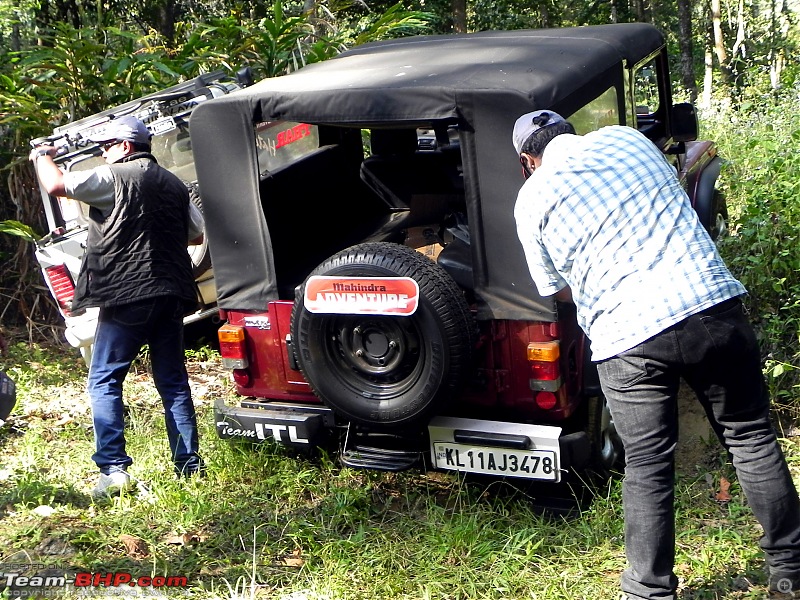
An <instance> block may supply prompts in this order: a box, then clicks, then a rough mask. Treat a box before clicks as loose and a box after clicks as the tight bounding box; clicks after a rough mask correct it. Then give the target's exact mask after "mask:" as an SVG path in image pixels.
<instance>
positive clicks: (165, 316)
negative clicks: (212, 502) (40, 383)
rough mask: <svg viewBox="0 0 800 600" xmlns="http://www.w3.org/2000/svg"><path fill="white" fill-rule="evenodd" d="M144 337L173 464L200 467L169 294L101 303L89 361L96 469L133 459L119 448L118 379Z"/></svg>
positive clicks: (177, 308) (179, 315) (178, 315)
mask: <svg viewBox="0 0 800 600" xmlns="http://www.w3.org/2000/svg"><path fill="white" fill-rule="evenodd" d="M145 343H147V344H149V345H150V359H151V363H152V369H153V380H154V381H155V384H156V389H157V390H158V393H159V395H160V396H161V402H162V403H163V405H164V416H165V420H166V426H167V438H168V439H169V448H170V452H171V455H172V460H173V462H174V463H175V470H176V472H177V473H178V474H181V475H188V474H191V473H194V472H196V471H198V470H200V469H201V468H202V466H203V462H202V460H201V459H200V456H199V454H198V435H197V417H196V415H195V410H194V404H193V403H192V394H191V390H190V388H189V378H188V375H187V373H186V365H185V363H184V348H183V302H182V301H181V300H180V299H179V298H176V297H173V296H162V297H157V298H149V299H146V300H141V301H137V302H133V303H130V304H124V305H121V306H114V307H109V308H101V309H100V316H99V318H98V321H97V332H96V333H95V338H94V350H93V353H92V364H91V366H90V367H89V396H90V398H91V401H92V419H93V421H94V435H95V446H96V451H95V453H94V455H93V456H92V460H94V462H95V463H96V464H97V466H98V467H99V468H100V472H101V473H105V474H108V473H110V472H112V471H119V470H124V469H126V468H127V467H128V466H130V465H131V463H132V462H133V460H132V459H131V458H130V456H128V454H127V453H126V452H125V432H124V415H123V413H124V406H123V403H122V382H123V381H124V380H125V376H126V375H127V374H128V370H129V369H130V366H131V362H133V359H134V358H136V355H137V354H138V353H139V350H141V348H142V346H143V345H144V344H145Z"/></svg>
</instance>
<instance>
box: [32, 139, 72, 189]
mask: <svg viewBox="0 0 800 600" xmlns="http://www.w3.org/2000/svg"><path fill="white" fill-rule="evenodd" d="M55 154H56V149H55V148H54V147H53V146H39V147H38V148H34V149H33V150H31V154H30V157H29V158H30V159H31V161H32V162H33V166H34V168H35V169H36V174H37V176H38V177H39V181H40V182H41V184H42V187H43V188H44V189H45V191H46V192H47V193H48V194H50V195H51V196H64V195H65V194H66V190H65V189H64V173H63V171H62V170H61V169H59V168H58V165H56V163H55V162H54V161H53V156H55Z"/></svg>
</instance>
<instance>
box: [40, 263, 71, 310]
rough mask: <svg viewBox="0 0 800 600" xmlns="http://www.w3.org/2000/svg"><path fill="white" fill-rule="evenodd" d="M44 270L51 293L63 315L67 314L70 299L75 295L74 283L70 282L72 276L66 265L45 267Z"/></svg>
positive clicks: (69, 308)
mask: <svg viewBox="0 0 800 600" xmlns="http://www.w3.org/2000/svg"><path fill="white" fill-rule="evenodd" d="M44 272H45V274H46V275H47V279H48V280H49V281H50V285H51V287H52V288H53V294H54V295H55V297H56V302H58V306H59V307H61V310H62V311H63V313H64V314H65V315H67V316H69V314H70V311H71V310H72V299H73V298H74V297H75V284H74V283H73V282H72V276H71V275H70V274H69V271H68V270H67V265H53V266H52V267H46V268H45V270H44Z"/></svg>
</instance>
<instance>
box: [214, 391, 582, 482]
mask: <svg viewBox="0 0 800 600" xmlns="http://www.w3.org/2000/svg"><path fill="white" fill-rule="evenodd" d="M214 417H215V422H216V428H217V434H218V435H219V437H221V438H224V439H225V438H241V439H248V440H251V441H254V442H260V441H264V440H273V441H275V442H278V443H280V444H285V445H287V446H291V447H294V448H298V449H311V448H314V447H316V446H320V445H323V444H324V443H325V442H326V441H327V440H328V439H329V436H330V433H331V432H332V431H333V430H334V428H335V427H336V422H335V418H334V414H333V412H332V411H331V410H330V409H329V408H327V407H325V406H323V405H309V404H288V403H285V402H270V401H268V400H255V399H248V400H245V401H244V402H242V404H241V406H227V405H226V404H224V402H223V401H222V400H217V401H216V402H215V405H214ZM360 433H361V435H362V437H364V440H366V441H365V442H363V443H364V444H366V446H364V447H360V446H358V447H356V448H354V449H352V448H351V449H347V448H346V449H345V451H346V452H345V454H346V456H344V457H343V458H344V459H345V460H344V462H345V464H348V465H350V466H353V467H361V468H370V469H376V468H377V469H385V470H401V469H404V468H408V467H410V466H413V465H414V464H418V462H419V461H418V460H417V459H419V458H422V455H423V454H426V453H427V451H426V450H425V449H424V447H422V448H420V447H418V444H419V442H420V441H422V440H423V439H425V438H420V437H419V436H415V437H412V438H409V439H408V440H406V441H408V444H405V443H404V442H403V441H402V440H403V439H404V438H402V437H398V436H391V435H388V434H386V433H384V434H378V433H374V434H370V432H368V431H363V430H362V431H361V432H360ZM427 434H428V440H429V441H428V442H427V443H428V444H429V445H430V446H429V451H430V457H431V459H432V461H433V467H434V468H436V469H444V470H448V469H449V470H458V471H462V470H463V471H466V472H474V473H480V472H483V473H489V474H495V475H500V476H509V477H514V476H516V477H523V478H527V479H543V480H548V481H553V482H558V481H560V480H561V475H562V474H563V473H565V472H566V471H568V470H572V469H581V468H583V467H585V466H586V465H587V464H588V463H589V461H590V458H591V454H590V445H589V439H588V437H587V435H586V433H584V432H576V433H570V434H564V435H562V430H561V428H560V427H553V426H544V425H526V424H520V423H503V422H498V421H487V420H482V419H462V418H457V417H436V418H434V419H433V420H432V421H431V423H430V424H429V426H428V428H427ZM387 438H391V441H392V442H393V443H392V444H391V447H390V446H387V445H386V444H387V443H388V442H386V439H387ZM359 439H361V438H359ZM412 440H416V442H415V443H413V444H412ZM362 441H363V440H362ZM354 443H355V442H354ZM398 443H399V446H398ZM362 445H363V444H362ZM412 445H413V446H414V447H411V446H412ZM406 446H408V447H406ZM448 448H450V449H451V450H448ZM521 449H522V450H533V451H534V452H538V453H540V454H541V455H542V456H549V457H552V459H553V461H554V462H553V466H554V468H555V471H554V470H549V471H548V472H547V473H544V474H538V473H534V472H532V471H531V470H520V471H518V472H516V474H515V473H513V472H512V470H511V469H509V470H506V469H505V468H504V467H503V466H501V464H500V463H499V462H498V468H497V470H496V471H491V470H480V469H476V468H468V467H467V465H466V464H464V463H463V462H462V461H460V460H458V459H457V458H456V460H455V461H451V460H450V459H451V458H453V456H455V457H458V456H459V454H458V450H460V451H461V452H462V455H464V454H463V453H466V454H470V453H474V454H475V455H476V456H479V455H480V454H481V452H487V453H494V452H495V451H496V453H497V456H502V455H504V454H509V456H510V455H511V454H514V451H515V450H521ZM506 451H510V453H509V452H506ZM453 453H455V454H453ZM412 454H413V455H414V459H413V460H411V459H409V460H406V458H408V457H407V456H406V455H408V456H411V455H412ZM373 455H374V456H373ZM399 455H402V458H403V460H402V461H401V463H402V465H401V466H398V465H396V464H395V462H396V461H395V460H392V461H389V460H387V457H389V458H392V459H396V458H397V456H399ZM517 456H518V457H519V456H522V455H517ZM370 457H373V458H372V459H370ZM375 457H377V458H375ZM443 457H446V458H443ZM367 459H369V460H367ZM511 460H513V459H511ZM532 460H536V459H535V458H534V459H532ZM390 463H391V464H390ZM398 464H399V463H398Z"/></svg>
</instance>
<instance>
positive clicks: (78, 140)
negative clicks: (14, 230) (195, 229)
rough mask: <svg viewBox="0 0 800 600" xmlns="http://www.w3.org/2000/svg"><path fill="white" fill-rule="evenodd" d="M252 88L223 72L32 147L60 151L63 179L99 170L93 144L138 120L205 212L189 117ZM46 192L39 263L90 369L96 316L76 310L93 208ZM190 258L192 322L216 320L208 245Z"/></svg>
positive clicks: (162, 161)
mask: <svg viewBox="0 0 800 600" xmlns="http://www.w3.org/2000/svg"><path fill="white" fill-rule="evenodd" d="M246 84H247V74H246V73H245V72H243V73H241V75H240V81H233V80H232V79H230V78H229V77H227V76H226V75H225V74H224V72H222V71H218V72H214V73H208V74H205V75H202V76H200V77H197V78H195V79H192V80H190V81H186V82H184V83H180V84H178V85H175V86H172V87H170V88H168V89H166V90H164V91H162V92H159V93H157V94H152V95H149V96H145V97H143V98H140V99H138V100H134V101H131V102H127V103H125V104H122V105H120V106H117V107H114V108H111V109H108V110H105V111H103V112H101V113H99V114H96V115H92V116H90V117H86V118H84V119H81V120H79V121H75V122H74V123H70V124H68V125H65V126H62V127H57V128H56V129H55V130H54V131H53V133H52V135H50V136H48V137H45V138H38V139H36V140H32V141H31V145H32V146H36V145H40V144H45V143H46V144H49V145H53V146H56V147H57V148H58V149H59V151H58V155H57V156H56V158H55V161H56V164H58V165H59V167H61V168H62V169H64V170H65V171H73V170H74V171H83V170H87V169H93V168H94V167H97V166H99V165H101V164H104V163H105V161H104V159H103V158H102V156H101V155H102V148H101V146H100V145H99V144H97V143H95V142H91V141H90V140H89V138H90V137H92V135H93V134H94V132H95V131H97V129H98V128H100V127H102V126H103V125H104V124H105V123H106V122H108V120H109V119H113V118H114V117H120V116H123V115H134V116H136V117H138V118H139V119H141V120H142V121H143V122H144V123H145V124H146V125H147V127H148V129H149V130H150V131H151V132H152V134H153V139H152V153H153V155H154V156H155V157H156V160H158V163H159V164H160V165H161V166H163V167H165V168H167V169H169V170H170V171H172V172H173V173H175V174H176V175H177V176H178V177H180V178H181V179H182V180H183V181H184V182H186V184H187V186H188V188H189V195H190V197H191V199H192V201H193V202H194V203H195V204H197V205H198V206H200V195H199V194H198V191H197V183H196V181H197V175H196V172H195V166H194V159H193V156H192V146H191V140H190V139H189V116H190V115H191V113H192V111H194V109H195V108H196V107H197V106H199V105H200V103H201V102H205V101H207V100H209V99H210V98H215V97H217V96H224V95H225V94H228V93H230V92H232V91H234V90H237V89H240V88H241V87H243V86H244V85H246ZM40 191H41V194H42V203H43V206H44V212H45V217H46V219H47V225H48V228H49V233H48V234H47V235H46V236H45V237H44V238H42V239H41V240H39V241H38V242H37V244H36V258H37V260H38V261H39V265H40V267H41V269H42V273H43V274H44V279H45V282H46V283H47V286H48V288H49V290H50V292H51V294H52V296H53V298H54V299H55V301H56V303H57V305H58V308H59V311H60V312H61V315H62V316H63V317H64V322H65V324H66V338H67V341H68V342H69V343H70V344H71V345H72V346H75V347H77V348H79V349H80V351H81V354H82V355H83V357H84V360H85V361H86V364H87V365H88V364H89V362H90V360H91V348H92V344H93V342H94V332H95V329H96V327H97V314H98V309H97V308H89V309H86V310H84V311H80V313H79V314H78V313H74V312H73V311H72V307H71V305H72V298H73V295H74V293H75V281H77V277H78V272H79V270H80V265H81V261H82V260H83V255H84V253H85V249H86V237H87V235H88V227H87V224H88V215H89V207H88V206H87V205H86V204H83V203H82V202H78V201H77V200H73V199H70V198H56V197H52V196H50V195H49V194H48V193H47V192H46V191H45V190H44V189H43V188H41V187H40ZM187 251H188V252H189V255H190V256H191V258H192V265H193V272H194V275H195V278H196V279H195V282H196V285H197V299H198V306H199V308H198V310H197V311H196V312H195V313H193V314H191V315H188V316H187V317H186V319H185V322H187V323H188V322H192V321H197V320H199V319H203V318H205V317H208V316H212V315H216V314H217V309H216V299H217V296H216V289H215V288H214V279H213V270H212V269H211V257H210V255H209V253H208V244H207V242H205V241H204V242H203V243H202V244H200V245H197V246H189V247H188V249H187Z"/></svg>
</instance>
